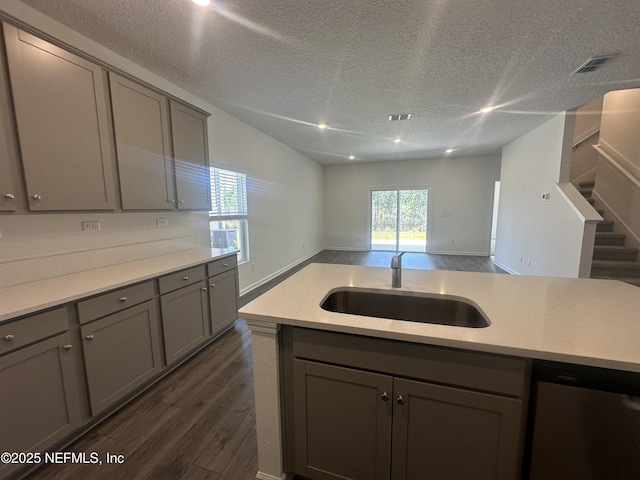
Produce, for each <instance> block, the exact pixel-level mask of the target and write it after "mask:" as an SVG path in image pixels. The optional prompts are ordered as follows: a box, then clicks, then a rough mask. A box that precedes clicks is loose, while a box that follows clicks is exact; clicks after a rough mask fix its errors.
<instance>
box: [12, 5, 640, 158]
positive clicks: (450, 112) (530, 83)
mask: <svg viewBox="0 0 640 480" xmlns="http://www.w3.org/2000/svg"><path fill="white" fill-rule="evenodd" d="M23 3H25V4H27V5H30V6H32V7H34V8H35V9H37V10H40V11H41V12H43V13H45V14H46V15H48V16H50V17H52V18H54V19H56V20H58V21H59V22H61V23H63V24H65V25H67V26H69V27H71V28H72V29H74V30H76V31H78V32H80V33H82V34H83V35H85V36H87V37H89V38H91V39H93V40H95V41H97V42H98V43H100V44H102V45H104V46H106V47H108V48H109V49H111V50H113V51H115V52H117V53H119V54H120V55H122V56H124V57H126V58H128V59H130V60H132V61H133V62H135V63H137V64H139V65H141V66H143V67H145V68H147V69H148V70H151V71H152V72H154V73H156V74H158V75H160V76H161V77H164V78H166V79H167V80H169V81H171V82H173V83H175V84H176V85H178V86H180V87H182V88H184V89H185V90H187V91H189V92H191V93H193V94H195V95H197V96H199V97H201V98H202V99H203V100H206V101H207V102H209V103H211V104H213V105H216V106H217V107H219V108H221V109H222V110H225V111H227V112H228V113H230V114H231V115H233V116H235V117H237V118H239V119H240V120H243V121H244V122H246V123H248V124H249V125H252V126H254V127H255V128H257V129H259V130H261V131H263V132H265V133H266V134H268V135H270V136H272V137H274V138H276V139H277V140H279V141H281V142H282V143H284V144H286V145H289V146H290V147H292V148H294V149H296V150H298V151H300V152H302V153H303V154H305V155H307V156H308V157H310V158H313V159H315V160H317V161H319V162H321V163H327V164H328V163H338V162H348V161H349V160H347V158H346V157H347V156H348V155H349V154H353V155H355V156H356V161H378V160H397V159H409V158H427V157H441V156H443V155H444V150H445V149H447V148H448V147H453V148H456V151H455V152H454V155H461V156H462V155H478V154H487V153H495V152H498V151H499V150H500V148H501V147H502V146H503V145H504V144H506V143H508V142H509V141H511V140H513V139H514V138H517V137H518V136H520V135H522V134H523V133H525V132H527V131H529V130H531V129H532V128H534V127H535V126H537V125H539V124H541V123H542V122H544V121H545V120H547V119H548V118H550V115H553V114H554V113H556V112H561V111H564V110H567V109H572V108H576V107H579V106H581V105H583V104H585V103H587V102H589V101H590V100H593V99H594V98H596V97H599V96H601V95H602V94H604V93H606V92H607V91H610V90H614V89H621V88H632V87H639V86H640V53H639V52H640V20H639V19H640V1H638V0H609V1H604V0H598V1H593V0H563V1H559V0H535V1H533V0H532V1H528V0H476V1H468V0H384V1H382V0H347V1H336V0H212V5H211V6H209V7H205V8H202V7H198V6H196V5H194V4H193V3H192V2H191V1H190V0H153V1H150V0H100V1H97V0H23ZM608 53H618V54H619V55H618V56H617V57H615V58H614V59H612V60H610V61H609V62H607V63H606V64H605V65H604V66H603V67H602V68H601V69H600V70H598V71H595V72H592V73H588V74H583V75H571V72H573V71H574V70H575V69H576V68H577V67H579V66H580V65H581V64H582V63H583V62H584V61H585V60H586V59H588V58H589V57H592V56H596V55H602V54H608ZM487 104H493V105H499V108H498V109H496V110H494V111H493V112H491V113H489V114H479V113H478V111H479V109H480V108H481V107H483V106H485V105H487ZM394 113H411V114H412V116H411V119H410V120H408V121H399V122H390V121H389V120H388V119H387V117H388V115H389V114H394ZM320 122H325V123H327V124H328V128H326V129H324V130H320V129H318V128H317V127H316V124H318V123H320ZM396 137H399V138H401V139H402V142H401V143H399V144H396V143H394V142H393V139H394V138H396Z"/></svg>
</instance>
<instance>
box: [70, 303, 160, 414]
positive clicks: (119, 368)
mask: <svg viewBox="0 0 640 480" xmlns="http://www.w3.org/2000/svg"><path fill="white" fill-rule="evenodd" d="M80 332H81V334H82V339H83V352H84V361H85V368H86V372H87V384H88V390H89V401H90V404H91V413H92V414H93V415H96V414H98V413H100V412H101V411H103V410H104V409H105V408H107V407H109V406H111V405H113V404H114V403H115V402H117V401H118V400H120V399H121V398H123V397H124V396H125V395H127V394H128V393H130V392H132V391H133V390H135V389H136V388H137V387H139V386H140V385H142V384H143V383H144V382H146V381H147V380H149V379H151V378H152V377H153V376H155V375H156V374H157V373H158V372H160V370H161V368H162V361H161V355H160V341H159V334H158V317H157V312H156V303H155V301H153V300H149V301H146V302H144V303H141V304H139V305H136V306H133V307H130V308H127V309H125V310H121V311H119V312H117V313H114V314H111V315H108V316H106V317H104V318H101V319H100V320H96V321H93V322H91V323H87V324H86V325H83V326H82V327H81V328H80Z"/></svg>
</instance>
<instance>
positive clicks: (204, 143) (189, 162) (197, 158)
mask: <svg viewBox="0 0 640 480" xmlns="http://www.w3.org/2000/svg"><path fill="white" fill-rule="evenodd" d="M171 132H172V138H173V157H174V165H175V173H176V196H177V199H178V208H179V209H180V210H210V209H211V188H210V182H209V142H208V132H207V117H206V116H205V115H203V114H201V113H199V112H197V111H195V110H194V109H192V108H189V107H187V106H186V105H182V104H180V103H176V102H174V101H171Z"/></svg>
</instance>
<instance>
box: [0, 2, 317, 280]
mask: <svg viewBox="0 0 640 480" xmlns="http://www.w3.org/2000/svg"><path fill="white" fill-rule="evenodd" d="M0 8H1V9H2V11H3V12H5V13H7V14H9V15H11V16H13V17H14V18H16V19H18V20H20V21H22V22H24V23H26V24H29V25H31V26H33V27H34V28H37V29H38V30H40V31H42V32H44V33H46V34H49V35H51V36H52V37H54V38H57V39H58V40H61V41H62V42H65V43H66V44H68V45H70V46H72V47H75V48H77V49H78V50H80V51H82V52H84V53H86V54H89V55H91V56H92V57H94V58H97V59H99V60H100V61H102V62H105V63H106V64H108V65H110V66H112V67H114V68H117V69H119V70H122V71H124V72H126V73H129V74H131V75H132V76H134V77H136V78H138V79H140V80H142V81H144V82H146V83H148V84H150V85H153V86H155V87H157V88H159V89H161V90H163V91H165V92H167V93H169V94H171V95H174V96H175V97H178V98H181V99H183V100H184V101H186V102H188V103H191V104H192V105H195V106H197V107H199V108H201V109H203V110H205V111H207V112H210V113H211V114H212V115H211V117H210V118H209V133H210V138H209V148H210V159H211V162H212V164H216V165H219V166H226V167H229V168H238V169H241V170H243V171H244V172H245V173H247V175H248V184H249V185H248V186H249V192H248V195H249V198H248V202H249V215H250V218H249V221H250V224H249V234H250V246H251V260H252V262H254V263H255V270H252V269H251V263H249V264H246V265H242V266H241V267H240V288H241V291H242V290H245V289H246V287H247V286H248V285H252V284H256V283H259V282H261V281H263V280H264V279H266V278H269V277H270V276H272V275H274V274H275V273H276V272H278V271H280V270H282V269H284V268H285V267H287V266H289V265H291V264H294V263H296V262H298V261H300V260H302V259H304V258H306V256H308V255H310V254H312V253H315V252H316V251H318V250H320V249H321V248H322V168H321V167H320V165H319V164H317V163H316V162H313V161H312V160H310V159H308V158H306V157H304V156H302V155H301V154H299V153H297V152H294V151H293V150H291V149H289V148H287V147H285V146H284V145H282V144H280V143H278V142H276V141H275V140H273V139H271V138H269V137H267V136H266V135H263V134H262V133H260V132H258V131H256V130H254V129H252V128H251V127H249V126H247V125H246V124H244V123H242V122H240V121H238V120H236V119H235V118H233V117H231V116H229V115H227V114H225V113H224V112H222V111H220V110H218V109H216V108H214V107H213V106H211V105H210V104H208V103H207V102H204V101H203V100H202V99H200V98H198V97H195V96H194V95H192V94H190V93H189V92H186V91H184V90H183V89H181V88H180V87H178V86H176V85H173V84H171V83H169V82H167V81H166V80H164V79H163V78H160V77H158V76H157V75H155V74H153V73H152V72H149V71H147V70H145V69H144V68H142V67H140V66H139V65H136V64H134V63H132V62H130V61H129V60H127V59H125V58H123V57H121V56H119V55H117V54H115V53H114V52H112V51H110V50H108V49H106V48H104V47H103V46H101V45H99V44H97V43H95V42H93V41H91V40H89V39H87V38H86V37H84V36H82V35H80V34H78V33H77V32H75V31H73V30H70V29H69V28H67V27H65V26H64V25H62V24H60V23H58V22H56V21H54V20H52V19H50V18H48V17H46V16H44V15H42V14H41V13H39V12H37V11H35V10H33V9H31V8H30V7H27V6H26V5H24V4H22V3H20V2H19V1H16V0H3V2H2V5H1V6H0ZM156 218H168V220H169V227H168V228H158V227H156ZM83 220H99V221H100V222H101V226H102V230H101V231H100V232H91V233H88V232H82V231H81V222H82V221H83ZM0 234H1V239H0V287H2V286H8V285H14V284H18V283H24V282H28V281H33V280H38V279H41V278H50V277H55V276H58V275H63V274H66V273H73V272H76V271H82V270H89V269H92V268H97V267H101V266H106V265H111V264H117V263H123V262H127V261H131V260H135V259H139V258H144V257H150V256H154V255H160V254H165V253H171V252H174V251H179V250H183V249H187V248H193V247H203V246H204V247H207V246H208V245H209V225H208V214H207V213H206V212H195V213H182V212H122V211H116V212H110V213H99V214H94V213H88V214H87V213H78V214H75V213H74V214H50V213H44V214H31V213H28V212H27V213H25V214H7V215H4V214H0Z"/></svg>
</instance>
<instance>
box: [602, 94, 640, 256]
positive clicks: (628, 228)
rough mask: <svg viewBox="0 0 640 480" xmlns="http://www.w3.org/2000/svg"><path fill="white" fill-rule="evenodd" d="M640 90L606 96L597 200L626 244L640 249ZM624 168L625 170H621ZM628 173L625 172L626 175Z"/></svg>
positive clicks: (603, 111)
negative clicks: (624, 236)
mask: <svg viewBox="0 0 640 480" xmlns="http://www.w3.org/2000/svg"><path fill="white" fill-rule="evenodd" d="M639 133H640V89H633V90H619V91H614V92H609V93H607V94H606V95H605V96H604V103H603V110H602V122H601V133H600V148H601V150H600V155H599V156H598V162H597V170H596V171H597V174H596V175H597V181H596V186H595V189H594V197H595V198H596V199H597V201H598V203H597V205H598V207H601V208H603V209H604V210H605V216H606V218H607V219H609V220H614V221H615V224H614V231H616V232H618V233H624V234H626V235H627V239H626V243H625V245H626V246H628V247H636V248H640V135H639ZM620 167H622V169H623V170H622V169H620ZM625 171H626V172H625Z"/></svg>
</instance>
